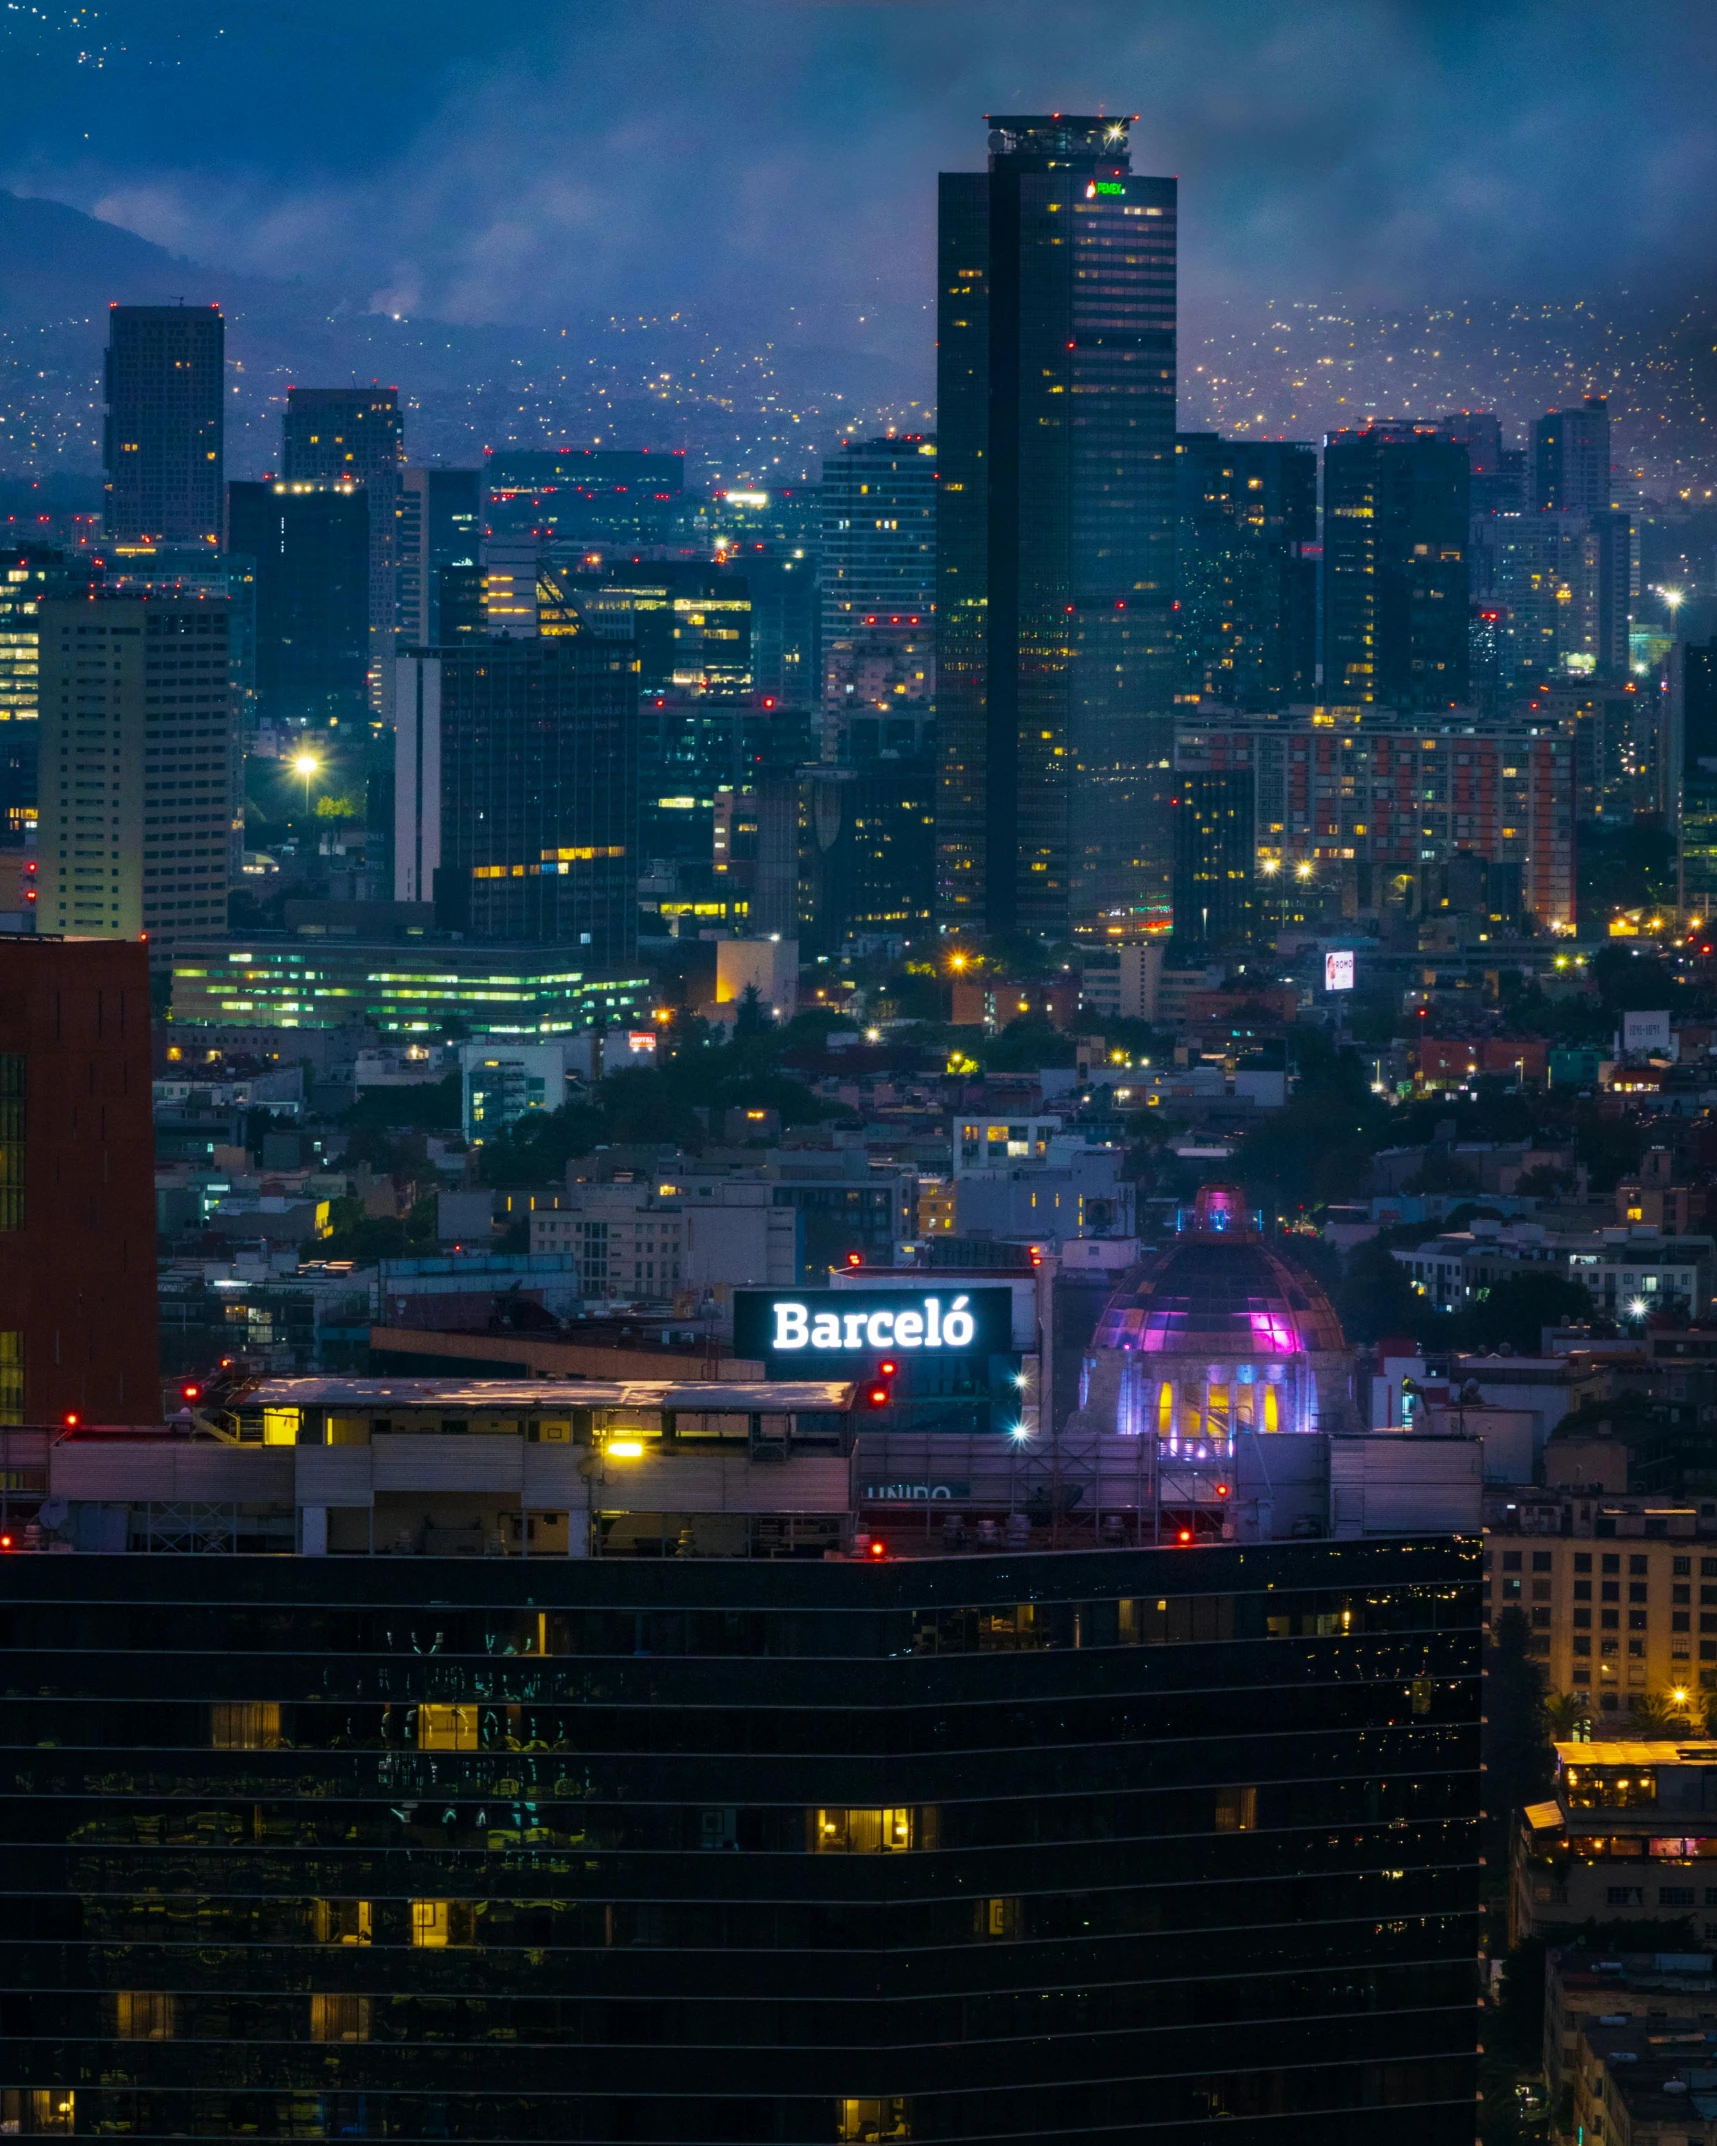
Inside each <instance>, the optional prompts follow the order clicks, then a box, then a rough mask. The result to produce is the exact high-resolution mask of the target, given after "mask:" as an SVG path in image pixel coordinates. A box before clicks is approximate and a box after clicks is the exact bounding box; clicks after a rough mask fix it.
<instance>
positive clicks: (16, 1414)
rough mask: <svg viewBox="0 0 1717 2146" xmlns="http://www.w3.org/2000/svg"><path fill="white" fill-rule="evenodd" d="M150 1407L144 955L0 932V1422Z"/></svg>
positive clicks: (149, 1419) (151, 1267) (142, 1418)
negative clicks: (15, 936) (1, 934)
mask: <svg viewBox="0 0 1717 2146" xmlns="http://www.w3.org/2000/svg"><path fill="white" fill-rule="evenodd" d="M73 1414H75V1415H77V1416H78V1417H79V1418H80V1419H81V1420H82V1421H83V1422H85V1423H156V1422H159V1421H160V1416H161V1394H160V1385H159V1377H158V1370H157V1357H156V1302H155V1136H154V1127H153V1123H152V1115H151V1109H150V1066H149V967H148V959H147V952H146V949H145V948H144V946H143V944H142V943H141V941H137V940H130V941H127V940H105V941H104V940H95V939H73V940H67V939H53V938H46V937H43V938H36V937H33V936H22V937H18V938H7V939H0V1423H62V1422H64V1421H65V1419H66V1417H67V1416H68V1415H73Z"/></svg>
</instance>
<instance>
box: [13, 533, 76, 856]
mask: <svg viewBox="0 0 1717 2146" xmlns="http://www.w3.org/2000/svg"><path fill="white" fill-rule="evenodd" d="M94 572H95V566H94V562H93V561H92V560H91V559H90V558H89V557H87V556H86V555H84V554H81V553H78V552H65V551H60V550H58V549H56V548H55V547H54V546H52V545H37V544H21V545H19V546H18V547H17V548H16V549H15V550H12V551H5V552H0V724H3V725H4V726H5V727H4V728H3V729H0V840H6V841H12V842H20V841H22V840H23V838H24V836H25V834H26V833H27V832H28V831H30V830H32V829H33V828H34V827H35V825H36V798H37V787H36V784H37V741H38V739H39V737H40V726H39V724H38V722H37V708H38V690H39V684H40V679H39V670H40V653H39V650H38V646H37V643H38V637H39V629H40V614H41V607H42V600H43V598H44V597H48V596H70V595H74V594H76V593H79V592H80V591H83V590H85V589H87V588H88V587H89V585H90V582H91V579H92V578H93V575H94Z"/></svg>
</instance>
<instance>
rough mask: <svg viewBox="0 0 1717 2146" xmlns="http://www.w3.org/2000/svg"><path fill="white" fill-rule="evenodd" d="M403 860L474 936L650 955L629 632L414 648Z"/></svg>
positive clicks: (403, 703)
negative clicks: (644, 931) (642, 938)
mask: <svg viewBox="0 0 1717 2146" xmlns="http://www.w3.org/2000/svg"><path fill="white" fill-rule="evenodd" d="M395 709H396V723H395V754H396V758H395V773H394V785H395V787H394V810H395V819H394V860H395V864H394V869H395V890H396V894H397V897H398V898H399V899H400V900H407V901H422V900H424V899H426V898H429V897H431V896H433V899H434V901H435V905H436V911H437V914H438V917H439V918H440V921H441V922H442V923H443V924H445V925H446V926H448V927H449V928H451V929H453V930H456V931H463V932H466V933H468V934H469V935H470V936H471V937H472V938H474V939H483V940H506V941H517V942H523V943H526V944H530V945H543V946H547V945H560V946H572V947H579V948H583V949H588V953H587V954H586V957H585V958H586V959H587V960H588V962H589V964H590V966H591V967H592V968H612V967H614V966H615V965H617V964H623V963H630V962H631V961H632V960H633V959H634V958H635V955H636V951H637V933H638V913H637V877H638V870H639V865H638V856H637V849H638V682H637V673H636V671H635V669H634V667H633V657H632V645H631V643H630V641H628V640H624V639H619V638H611V637H609V636H607V635H605V634H601V633H598V632H596V631H595V630H593V629H591V628H590V627H587V626H583V625H579V626H576V627H574V628H573V630H571V631H567V630H562V631H559V632H557V633H554V634H548V635H542V636H539V637H538V638H535V639H530V640H524V639H521V640H495V639H483V640H478V639H475V638H473V639H471V640H469V641H467V642H466V643H465V645H463V646H461V647H458V648H451V647H450V648H444V649H441V650H439V651H436V652H433V653H425V654H419V655H411V656H402V657H401V658H400V659H399V676H398V681H397V687H396V696H395Z"/></svg>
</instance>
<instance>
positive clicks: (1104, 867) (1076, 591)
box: [936, 115, 1176, 939]
mask: <svg viewBox="0 0 1717 2146" xmlns="http://www.w3.org/2000/svg"><path fill="white" fill-rule="evenodd" d="M1127 126H1128V123H1127V122H1126V121H1125V120H1120V119H1098V118H1069V117H1065V116H1060V117H1050V116H1048V115H1045V116H1041V117H1028V118H997V119H993V120H992V121H991V130H990V166H989V170H988V171H987V172H945V173H943V175H942V179H941V190H940V209H939V267H938V289H939V296H938V309H937V337H938V352H937V403H938V421H937V458H936V459H937V472H938V479H937V483H938V502H937V539H936V541H937V558H936V582H937V606H936V616H937V625H936V635H937V665H936V674H937V693H936V705H937V728H938V736H939V742H940V751H941V777H940V782H939V786H938V804H937V817H938V848H939V865H938V882H939V908H940V912H941V915H942V917H943V920H944V921H945V922H946V923H948V924H957V925H963V926H967V927H970V928H972V929H974V930H977V931H981V932H1011V931H1016V930H1017V931H1026V932H1036V933H1042V934H1047V935H1048V936H1049V937H1051V938H1055V939H1064V938H1066V937H1067V936H1069V934H1070V933H1071V932H1073V931H1075V930H1079V931H1087V930H1091V929H1093V928H1095V927H1097V926H1098V924H1099V922H1100V920H1114V919H1117V918H1120V919H1126V918H1134V919H1138V920H1141V921H1142V920H1144V919H1148V918H1154V919H1157V920H1159V921H1166V919H1167V917H1168V914H1169V907H1170V889H1169V876H1170V855H1169V813H1168V804H1167V800H1168V796H1169V794H1170V771H1169V756H1170V751H1171V746H1172V738H1173V720H1172V708H1173V704H1174V659H1173V645H1172V628H1173V600H1174V546H1175V481H1174V408H1175V207H1176V191H1175V182H1174V180H1172V179H1151V178H1143V177H1140V176H1138V175H1136V174H1135V173H1134V172H1133V171H1132V168H1131V163H1130V158H1129V152H1128V141H1127Z"/></svg>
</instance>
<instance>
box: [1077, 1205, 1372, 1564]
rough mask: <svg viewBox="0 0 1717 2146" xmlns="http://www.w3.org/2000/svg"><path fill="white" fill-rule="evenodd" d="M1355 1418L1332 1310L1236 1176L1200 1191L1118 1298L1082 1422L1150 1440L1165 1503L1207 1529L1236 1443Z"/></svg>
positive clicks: (1094, 1351)
mask: <svg viewBox="0 0 1717 2146" xmlns="http://www.w3.org/2000/svg"><path fill="white" fill-rule="evenodd" d="M1355 1421H1356V1418H1355V1412H1354V1406H1353V1360H1352V1355H1351V1352H1350V1351H1349V1349H1348V1347H1347V1342H1346V1339H1345V1337H1344V1335H1343V1334H1342V1330H1341V1321H1340V1320H1339V1319H1338V1318H1337V1317H1336V1314H1335V1309H1334V1307H1333V1306H1332V1305H1331V1303H1330V1301H1329V1299H1328V1297H1327V1296H1325V1294H1324V1293H1323V1291H1322V1290H1321V1289H1320V1288H1319V1287H1318V1285H1317V1283H1316V1282H1314V1281H1313V1280H1312V1279H1311V1277H1310V1276H1309V1275H1307V1274H1305V1273H1303V1272H1302V1271H1301V1270H1300V1269H1299V1268H1298V1267H1296V1266H1294V1265H1293V1264H1292V1263H1291V1262H1290V1261H1288V1260H1286V1259H1283V1258H1282V1257H1281V1256H1280V1254H1278V1253H1276V1252H1274V1251H1272V1250H1271V1249H1270V1247H1269V1246H1268V1245H1267V1244H1266V1243H1265V1241H1264V1237H1263V1233H1262V1231H1261V1230H1260V1228H1259V1226H1258V1221H1257V1218H1256V1217H1255V1216H1253V1215H1252V1214H1250V1213H1249V1212H1248V1210H1247V1208H1246V1205H1245V1201H1244V1199H1243V1197H1242V1195H1241V1193H1240V1191H1239V1189H1238V1188H1237V1187H1235V1186H1233V1185H1206V1186H1204V1187H1203V1188H1202V1189H1201V1190H1200V1192H1199V1195H1198V1199H1197V1203H1196V1205H1195V1206H1194V1207H1193V1208H1192V1209H1191V1211H1190V1212H1183V1215H1182V1217H1181V1226H1180V1228H1179V1229H1178V1231H1177V1233H1176V1235H1175V1238H1174V1241H1173V1243H1171V1244H1170V1245H1168V1246H1167V1247H1165V1249H1164V1250H1162V1251H1160V1252H1158V1253H1156V1254H1155V1255H1153V1257H1151V1258H1150V1259H1149V1260H1147V1261H1146V1262H1145V1264H1144V1265H1143V1266H1142V1267H1140V1268H1136V1269H1134V1270H1133V1271H1132V1272H1131V1273H1130V1274H1129V1275H1128V1277H1127V1279H1126V1280H1125V1281H1124V1282H1123V1283H1122V1284H1121V1286H1120V1288H1119V1289H1117V1290H1116V1292H1115V1294H1114V1295H1113V1296H1112V1297H1111V1298H1110V1299H1109V1302H1108V1304H1107V1306H1106V1307H1105V1309H1104V1312H1103V1315H1102V1317H1101V1319H1100V1320H1099V1321H1098V1323H1097V1331H1096V1334H1095V1335H1094V1337H1093V1339H1092V1343H1091V1348H1090V1352H1089V1353H1088V1355H1087V1356H1086V1358H1085V1363H1084V1370H1083V1376H1082V1377H1081V1380H1080V1408H1079V1414H1078V1415H1077V1417H1076V1418H1075V1419H1074V1423H1075V1424H1076V1425H1077V1426H1078V1427H1079V1428H1081V1429H1084V1430H1088V1431H1097V1432H1099V1433H1103V1434H1107V1435H1109V1436H1120V1437H1123V1438H1147V1437H1148V1438H1152V1439H1154V1440H1155V1441H1156V1447H1157V1456H1158V1459H1157V1474H1158V1479H1159V1491H1158V1502H1159V1505H1160V1507H1162V1508H1163V1509H1165V1510H1166V1509H1168V1508H1170V1507H1185V1508H1188V1509H1200V1532H1204V1530H1205V1526H1206V1524H1207V1523H1208V1521H1209V1520H1210V1519H1211V1518H1213V1517H1215V1516H1216V1515H1217V1514H1218V1513H1219V1512H1220V1510H1221V1507H1222V1502H1223V1501H1224V1500H1225V1499H1230V1498H1232V1496H1233V1493H1234V1491H1235V1488H1236V1463H1237V1460H1238V1459H1239V1455H1238V1454H1237V1450H1236V1443H1237V1441H1240V1440H1245V1439H1248V1438H1253V1437H1256V1438H1266V1437H1276V1436H1280V1437H1294V1436H1299V1435H1304V1434H1306V1433H1310V1432H1319V1431H1323V1432H1330V1431H1341V1430H1346V1429H1349V1428H1351V1427H1352V1426H1353V1425H1354V1423H1355ZM1260 1458H1261V1459H1262V1456H1260ZM1245 1472H1246V1474H1247V1475H1248V1476H1249V1477H1250V1476H1252V1475H1253V1474H1254V1473H1255V1472H1257V1471H1254V1470H1251V1469H1247V1470H1246V1471H1245ZM1262 1473H1263V1475H1264V1476H1265V1477H1266V1478H1267V1476H1268V1473H1269V1469H1268V1463H1267V1461H1264V1462H1263V1466H1262Z"/></svg>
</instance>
